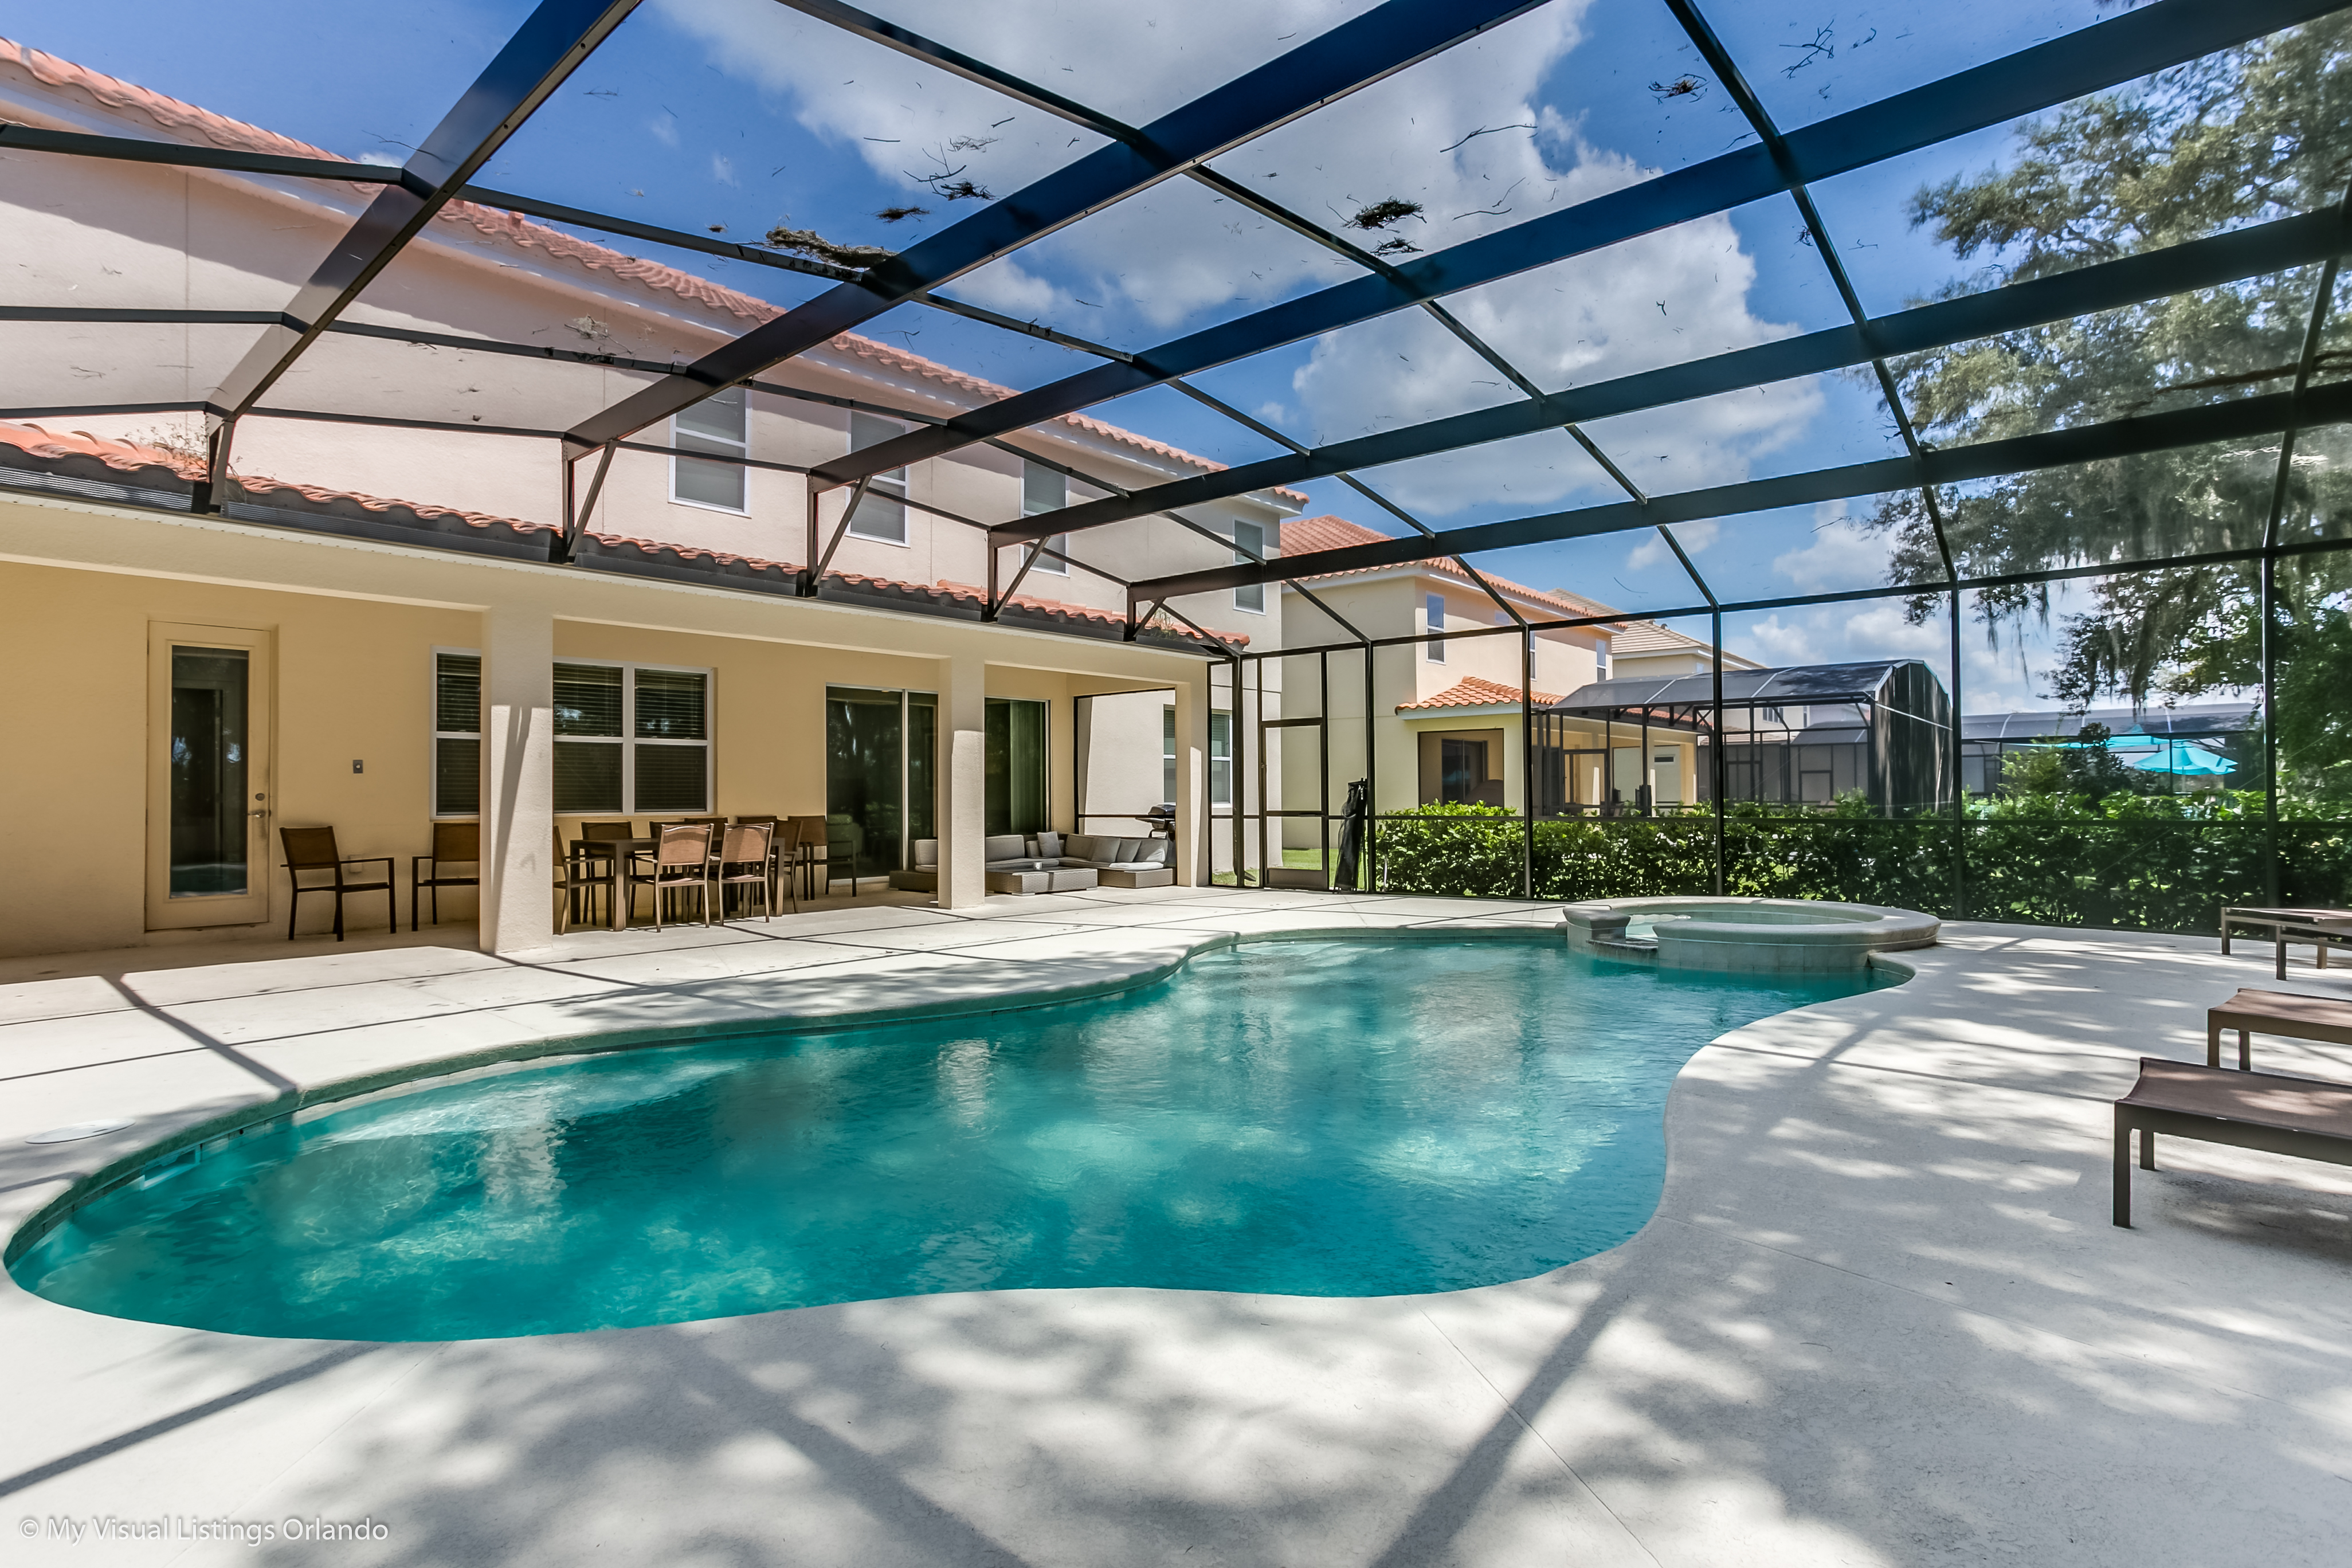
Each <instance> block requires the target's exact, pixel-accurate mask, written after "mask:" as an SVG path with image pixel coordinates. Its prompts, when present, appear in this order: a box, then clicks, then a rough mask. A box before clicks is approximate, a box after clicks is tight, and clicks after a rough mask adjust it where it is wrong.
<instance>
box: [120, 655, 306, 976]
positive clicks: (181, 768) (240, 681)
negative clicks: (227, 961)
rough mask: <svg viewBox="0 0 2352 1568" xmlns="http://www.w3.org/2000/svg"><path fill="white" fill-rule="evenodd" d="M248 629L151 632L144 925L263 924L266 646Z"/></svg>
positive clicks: (267, 811)
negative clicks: (145, 913) (145, 909)
mask: <svg viewBox="0 0 2352 1568" xmlns="http://www.w3.org/2000/svg"><path fill="white" fill-rule="evenodd" d="M274 641H275V639H274V638H273V637H272V636H271V634H270V633H269V632H268V631H267V630H264V629H260V628H256V627H248V626H183V625H176V624H173V623H168V622H161V621H158V622H153V623H151V624H150V625H149V626H148V628H147V929H148V930H149V931H174V930H184V929H186V928H188V927H192V926H234V925H258V924H260V923H261V922H262V921H266V920H268V918H269V884H270V868H271V865H272V863H273V857H272V854H271V847H272V843H273V837H274V836H273V835H272V833H271V831H270V829H271V827H272V826H273V825H274V823H275V821H276V809H277V808H276V794H275V789H274V786H273V784H272V783H271V778H270V744H269V742H270V733H269V731H270V719H271V715H272V713H273V712H274V710H275V705H274V704H273V703H272V701H271V685H272V682H271V675H272V673H273V671H272V668H271V666H272V664H273V662H274V661H273V658H272V648H273V645H274Z"/></svg>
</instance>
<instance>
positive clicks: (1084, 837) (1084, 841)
mask: <svg viewBox="0 0 2352 1568" xmlns="http://www.w3.org/2000/svg"><path fill="white" fill-rule="evenodd" d="M1098 842H1100V840H1098V839H1097V838H1096V837H1095V836H1094V835H1093V834H1091V833H1073V834H1071V835H1070V836H1069V837H1067V838H1065V839H1063V840H1062V858H1064V859H1066V860H1091V859H1093V858H1095V846H1096V844H1097V843H1098Z"/></svg>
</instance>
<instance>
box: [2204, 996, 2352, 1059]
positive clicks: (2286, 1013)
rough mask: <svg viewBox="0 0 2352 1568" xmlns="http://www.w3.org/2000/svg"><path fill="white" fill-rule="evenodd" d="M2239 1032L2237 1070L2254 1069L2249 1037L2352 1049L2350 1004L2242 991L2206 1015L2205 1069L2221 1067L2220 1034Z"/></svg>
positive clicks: (2329, 998)
mask: <svg viewBox="0 0 2352 1568" xmlns="http://www.w3.org/2000/svg"><path fill="white" fill-rule="evenodd" d="M2224 1029H2235V1030H2237V1031H2238V1070H2239V1071H2240V1072H2245V1071H2247V1070H2248V1069H2250V1068H2252V1066H2253V1058H2252V1052H2251V1051H2250V1050H2249V1049H2248V1048H2247V1043H2246V1037H2247V1036H2248V1035H2250V1034H2252V1035H2280V1036H2284V1037H2285V1038H2287V1039H2290V1040H2318V1041H2320V1042H2322V1043H2323V1044H2326V1045H2331V1046H2352V1002H2346V1001H2341V1000H2339V999H2337V998H2336V997H2334V996H2296V995H2292V994H2288V993H2286V992H2284V991H2241V992H2239V993H2238V994H2236V995H2235V996H2232V997H2231V998H2230V999H2229V1000H2228V1001H2227V1002H2224V1003H2222V1004H2221V1005H2220V1006H2218V1007H2215V1008H2212V1009H2210V1011H2208V1012H2207V1013H2206V1015H2205V1065H2206V1066H2207V1067H2209V1068H2217V1067H2220V1066H2221V1031H2222V1030H2224Z"/></svg>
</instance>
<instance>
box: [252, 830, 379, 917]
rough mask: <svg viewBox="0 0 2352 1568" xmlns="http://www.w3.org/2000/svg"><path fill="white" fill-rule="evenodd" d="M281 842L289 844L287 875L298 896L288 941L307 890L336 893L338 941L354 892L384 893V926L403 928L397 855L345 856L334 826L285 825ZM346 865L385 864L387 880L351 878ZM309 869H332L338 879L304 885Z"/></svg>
mask: <svg viewBox="0 0 2352 1568" xmlns="http://www.w3.org/2000/svg"><path fill="white" fill-rule="evenodd" d="M278 843H279V844H280V845H282V846H283V847H285V850H286V877H287V880H288V881H289V882H290V883H291V884H292V885H293V889H294V896H293V897H292V898H290V899H289V900H287V906H288V907H287V910H286V940H287V941H288V942H292V941H293V940H294V926H295V922H296V921H297V920H298V919H299V917H300V914H301V910H302V895H303V894H305V893H331V894H333V895H334V900H335V940H336V941H337V942H341V941H342V940H343V900H345V899H347V898H350V897H351V896H352V894H353V893H382V894H383V914H384V921H383V929H384V930H386V931H399V930H400V895H399V893H398V892H397V891H396V890H395V889H394V887H393V883H392V867H393V857H391V856H389V855H362V856H354V857H345V856H344V855H342V854H341V853H339V852H338V851H337V850H336V848H335V830H334V829H333V828H331V827H281V828H279V829H278ZM346 866H382V867H383V881H381V882H354V881H351V880H349V879H346V878H345V877H344V875H343V868H344V867H346ZM305 871H324V872H328V873H330V874H331V875H332V876H333V878H334V880H333V881H331V882H313V883H312V884H311V885H310V886H309V887H307V888H306V887H304V886H303V885H302V874H303V873H304V872H305Z"/></svg>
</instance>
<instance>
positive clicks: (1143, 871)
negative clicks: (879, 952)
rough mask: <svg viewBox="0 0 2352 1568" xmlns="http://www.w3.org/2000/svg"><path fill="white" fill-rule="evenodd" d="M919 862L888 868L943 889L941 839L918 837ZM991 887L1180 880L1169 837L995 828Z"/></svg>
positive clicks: (906, 885)
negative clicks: (1011, 831) (1027, 833)
mask: <svg viewBox="0 0 2352 1568" xmlns="http://www.w3.org/2000/svg"><path fill="white" fill-rule="evenodd" d="M914 848H915V857H914V858H915V863H914V866H913V867H912V868H910V869H908V870H905V871H893V872H891V873H890V885H891V886H892V887H894V888H900V889H905V890H907V891H908V892H917V893H936V892H938V891H939V890H940V841H939V840H938V839H936V838H918V839H916V840H915V846H914ZM982 857H983V858H984V861H985V869H986V872H987V879H988V890H989V891H990V892H992V893H1016V894H1017V893H1067V892H1075V891H1076V890H1078V889H1082V888H1092V887H1095V886H1097V885H1099V886H1102V887H1106V888H1165V887H1168V886H1170V885H1171V883H1173V882H1174V881H1175V880H1176V868H1175V866H1174V865H1173V864H1172V863H1171V862H1172V860H1173V856H1172V854H1171V843H1170V841H1169V840H1168V839H1165V838H1113V837H1108V836H1105V835H1100V834H1092V833H1040V834H1036V835H1034V836H1033V837H1022V836H1021V835H1019V834H992V835H991V836H990V837H989V839H988V842H987V845H986V847H984V848H983V849H982Z"/></svg>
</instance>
